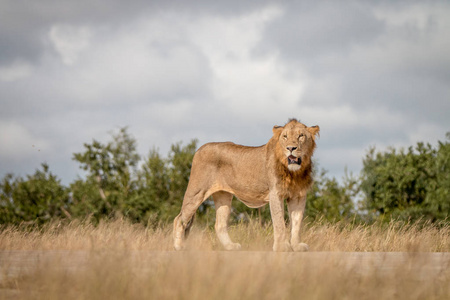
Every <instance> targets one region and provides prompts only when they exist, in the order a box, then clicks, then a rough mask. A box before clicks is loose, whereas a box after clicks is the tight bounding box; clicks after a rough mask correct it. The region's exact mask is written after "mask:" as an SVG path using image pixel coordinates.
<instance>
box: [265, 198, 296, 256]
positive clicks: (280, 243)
mask: <svg viewBox="0 0 450 300" xmlns="http://www.w3.org/2000/svg"><path fill="white" fill-rule="evenodd" d="M269 205H270V215H271V216H272V224H273V235H274V241H273V251H291V247H290V245H289V242H288V241H287V239H286V225H285V224H284V200H283V199H280V198H279V197H278V195H276V193H272V194H271V195H270V198H269Z"/></svg>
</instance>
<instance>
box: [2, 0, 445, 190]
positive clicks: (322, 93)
mask: <svg viewBox="0 0 450 300" xmlns="http://www.w3.org/2000/svg"><path fill="white" fill-rule="evenodd" d="M449 53H450V2H449V1H416V2H415V1H207V0H196V1H192V0H191V1H181V0H179V1H144V0H142V1H141V0H129V1H121V0H114V1H106V0H78V1H61V0H58V1H56V0H40V1H23V0H0V176H1V177H2V178H3V176H4V175H5V174H6V173H11V172H12V173H14V174H15V175H18V176H24V175H26V174H32V173H34V171H35V169H36V168H39V167H40V164H41V163H43V162H47V163H48V164H49V165H50V170H51V171H52V172H53V173H54V174H56V175H57V176H58V177H59V178H60V179H62V182H63V183H65V184H68V183H70V182H71V181H73V180H74V179H75V178H76V177H77V176H78V175H79V174H82V172H81V170H79V165H78V164H77V163H76V162H74V161H73V160H72V156H73V153H74V152H81V151H83V143H89V142H91V141H92V139H94V138H95V139H97V140H100V141H102V142H106V141H108V140H109V139H110V133H111V132H112V131H116V132H117V130H118V129H119V128H121V127H123V126H128V127H129V133H131V134H132V135H133V136H134V137H135V138H136V140H137V142H138V150H139V153H140V154H141V155H144V156H145V155H147V154H148V152H149V150H150V149H152V148H154V147H156V148H159V150H160V153H161V154H163V155H164V156H165V155H166V154H167V151H168V150H169V148H170V145H171V144H173V143H175V142H178V141H183V142H184V143H188V142H189V141H191V139H194V138H197V139H199V142H200V145H201V144H204V143H207V142H211V141H233V142H236V143H239V144H244V145H252V146H258V145H262V144H265V143H266V142H267V141H268V140H269V139H270V137H271V135H272V127H273V126H274V125H283V124H284V123H286V121H287V120H288V119H289V118H292V117H295V118H298V119H299V120H301V121H302V122H303V123H305V124H306V125H308V126H312V125H319V126H320V128H321V132H320V139H319V140H318V148H317V150H316V154H315V157H316V159H317V161H318V163H319V165H320V167H321V168H324V169H326V170H328V171H329V175H331V176H336V177H338V178H340V177H341V176H342V175H343V174H344V170H345V168H348V170H349V171H353V172H354V173H356V174H357V173H359V171H360V169H361V166H362V159H363V157H364V155H365V153H366V152H367V150H368V149H369V147H371V146H376V147H377V149H380V150H381V149H386V148H387V147H388V146H394V147H407V146H409V145H414V144H415V143H417V142H418V141H424V142H430V143H432V144H436V143H437V141H438V140H441V141H444V140H445V134H446V132H448V131H450V54H449Z"/></svg>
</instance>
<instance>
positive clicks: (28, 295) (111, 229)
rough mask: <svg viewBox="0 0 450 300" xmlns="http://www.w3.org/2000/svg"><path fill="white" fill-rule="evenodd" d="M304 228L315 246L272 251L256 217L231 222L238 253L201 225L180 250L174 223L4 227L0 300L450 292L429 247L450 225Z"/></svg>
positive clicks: (443, 245) (445, 245)
mask: <svg viewBox="0 0 450 300" xmlns="http://www.w3.org/2000/svg"><path fill="white" fill-rule="evenodd" d="M303 231H304V233H303V240H304V241H305V242H306V243H308V244H309V245H310V249H311V252H309V253H273V252H271V251H270V250H271V247H272V239H273V233H272V228H271V226H262V227H261V226H260V225H259V224H257V223H256V222H251V223H250V224H239V225H236V226H233V227H232V228H231V232H230V234H231V236H232V238H233V239H234V240H236V241H237V242H240V243H241V244H242V246H243V250H244V251H239V252H224V251H216V250H220V249H221V248H220V245H219V244H218V241H217V239H216V237H215V233H214V232H213V231H212V230H210V229H208V228H206V229H205V228H203V227H200V226H194V228H193V231H192V232H191V236H190V237H189V240H188V250H187V251H184V252H173V251H171V249H172V238H171V227H170V226H166V227H160V228H158V229H156V230H151V229H148V228H145V227H143V226H142V225H132V224H129V223H128V222H125V221H122V220H117V221H113V222H106V223H101V224H99V225H98V226H93V225H91V224H89V223H83V222H73V223H70V224H66V225H62V224H59V223H54V224H49V225H47V226H45V227H44V228H40V229H34V230H24V229H23V228H17V227H4V228H2V230H1V232H0V250H1V251H0V274H3V275H0V299H299V298H303V299H449V298H450V271H449V270H450V256H449V255H448V253H447V254H439V253H435V254H433V253H430V252H450V239H449V236H450V228H449V226H441V227H440V228H438V227H435V226H432V225H430V224H428V225H425V226H422V225H418V224H409V225H404V224H403V225H401V224H399V223H394V222H393V223H391V224H389V225H388V226H381V225H379V224H375V225H370V226H368V225H366V226H364V225H358V226H356V225H352V224H321V223H319V222H316V223H311V224H307V225H306V226H305V228H304V230H303ZM18 250H21V251H18ZM24 250H28V251H24ZM29 250H33V251H29ZM37 250H39V251H37ZM355 251H360V252H366V251H370V252H405V253H404V254H399V253H397V254H396V253H387V254H380V253H378V254H377V253H373V254H372V255H371V256H366V255H365V254H364V255H363V253H360V254H358V253H356V254H355V253H350V252H355ZM424 252H427V253H428V254H427V253H424ZM436 266H438V267H436Z"/></svg>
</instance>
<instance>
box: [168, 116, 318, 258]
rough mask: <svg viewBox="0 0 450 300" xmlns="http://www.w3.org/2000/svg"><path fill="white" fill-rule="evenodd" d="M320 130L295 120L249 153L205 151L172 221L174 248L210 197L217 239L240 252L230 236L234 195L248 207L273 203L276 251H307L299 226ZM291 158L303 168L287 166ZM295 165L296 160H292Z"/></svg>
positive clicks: (219, 148)
mask: <svg viewBox="0 0 450 300" xmlns="http://www.w3.org/2000/svg"><path fill="white" fill-rule="evenodd" d="M318 133H319V127H318V126H314V127H307V126H306V125H304V124H302V123H300V122H298V121H297V120H295V119H291V120H290V121H289V122H288V123H287V124H286V125H285V126H275V127H274V128H273V136H272V138H271V139H270V140H269V142H268V143H267V144H265V145H263V146H260V147H247V146H241V145H236V144H234V143H231V142H225V143H209V144H205V145H204V146H202V147H201V148H200V149H198V151H197V152H196V154H195V155H194V159H193V162H192V169H191V175H190V180H189V184H188V187H187V190H186V193H185V196H184V200H183V205H182V208H181V212H180V214H179V215H178V216H177V217H176V218H175V220H174V247H175V249H177V250H179V249H182V248H183V242H184V240H185V238H186V236H187V233H189V228H190V226H191V225H192V221H193V218H194V215H195V212H196V210H197V208H198V207H199V206H200V205H201V204H202V203H203V201H205V200H206V199H207V198H208V197H210V196H212V197H213V200H214V202H215V206H216V226H215V228H216V233H217V236H218V238H219V240H220V241H221V243H222V244H223V246H224V247H225V249H227V250H237V249H240V245H239V244H237V243H233V242H232V241H231V239H230V237H229V236H228V232H227V221H228V218H229V214H230V211H231V199H232V195H235V196H236V197H237V198H238V199H239V200H241V201H242V202H243V203H245V204H246V205H247V206H249V207H261V206H264V205H266V204H268V203H269V205H270V212H271V216H272V222H273V226H274V245H273V249H274V251H289V250H294V251H306V250H307V249H308V246H307V245H306V244H304V243H300V226H301V221H302V218H303V212H304V209H305V203H306V193H307V191H308V190H309V189H310V187H311V185H312V177H311V172H312V162H311V157H312V155H313V152H314V149H315V147H316V144H315V138H316V136H317V135H318ZM288 157H290V158H291V159H294V160H295V161H299V160H298V158H300V159H301V164H300V165H299V164H298V163H291V164H290V165H289V164H288ZM291 162H292V160H291ZM284 200H287V204H288V210H289V217H290V220H291V226H292V229H291V238H290V241H288V240H287V237H286V233H285V231H286V228H285V225H284Z"/></svg>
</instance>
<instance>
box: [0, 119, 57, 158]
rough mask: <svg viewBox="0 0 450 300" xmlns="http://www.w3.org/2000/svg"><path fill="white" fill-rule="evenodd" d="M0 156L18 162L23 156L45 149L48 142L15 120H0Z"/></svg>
mask: <svg viewBox="0 0 450 300" xmlns="http://www.w3.org/2000/svg"><path fill="white" fill-rule="evenodd" d="M0 145H2V146H1V147H0V156H1V157H2V160H10V161H13V162H16V163H17V162H20V160H21V159H22V157H23V156H26V155H29V154H31V153H35V152H38V151H41V150H42V151H44V150H47V149H48V147H49V145H48V142H47V141H45V140H44V139H42V138H40V137H36V136H34V135H33V134H32V133H31V132H30V131H29V130H28V129H27V128H26V127H25V126H23V125H21V124H18V123H17V122H4V121H0Z"/></svg>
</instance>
